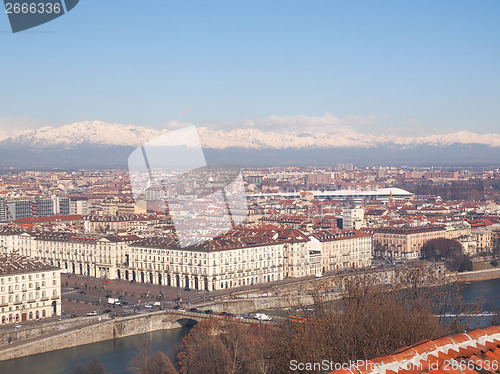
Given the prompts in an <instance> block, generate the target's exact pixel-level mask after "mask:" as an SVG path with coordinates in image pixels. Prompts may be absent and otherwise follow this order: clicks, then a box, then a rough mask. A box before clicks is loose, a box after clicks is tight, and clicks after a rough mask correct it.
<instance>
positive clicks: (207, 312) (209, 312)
mask: <svg viewBox="0 0 500 374" xmlns="http://www.w3.org/2000/svg"><path fill="white" fill-rule="evenodd" d="M205 313H206V314H213V313H214V311H213V310H211V309H208V310H205Z"/></svg>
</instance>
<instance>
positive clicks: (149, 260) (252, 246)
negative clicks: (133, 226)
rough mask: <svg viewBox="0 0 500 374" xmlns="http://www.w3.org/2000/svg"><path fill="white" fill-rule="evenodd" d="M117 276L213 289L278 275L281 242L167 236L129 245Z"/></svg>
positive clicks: (240, 284) (268, 279)
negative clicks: (182, 242) (190, 240)
mask: <svg viewBox="0 0 500 374" xmlns="http://www.w3.org/2000/svg"><path fill="white" fill-rule="evenodd" d="M121 270H122V272H121V274H122V276H123V277H124V278H123V279H127V280H132V281H136V282H147V283H153V284H161V285H166V286H171V287H182V288H186V287H187V288H190V289H195V290H207V291H214V290H220V289H227V288H236V287H240V286H246V285H253V284H259V283H265V282H273V281H277V280H280V279H283V243H282V242H281V241H279V240H273V239H270V238H267V237H251V238H225V237H223V238H216V239H213V240H210V241H207V242H205V243H202V244H200V245H196V246H192V247H186V248H181V247H179V245H178V242H176V240H174V239H172V238H155V239H148V240H144V241H141V242H138V243H134V244H132V245H130V261H129V264H128V267H127V268H123V269H121Z"/></svg>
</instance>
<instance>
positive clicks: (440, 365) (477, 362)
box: [329, 326, 500, 374]
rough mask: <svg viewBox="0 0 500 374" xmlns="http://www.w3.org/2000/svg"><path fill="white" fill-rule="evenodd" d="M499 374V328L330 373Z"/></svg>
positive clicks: (437, 341) (422, 344) (442, 340)
mask: <svg viewBox="0 0 500 374" xmlns="http://www.w3.org/2000/svg"><path fill="white" fill-rule="evenodd" d="M499 372H500V326H490V327H486V328H484V329H477V330H472V331H469V332H467V333H464V334H456V335H451V336H447V337H443V338H439V339H435V340H424V341H422V342H419V343H417V344H414V345H412V346H410V347H405V348H402V349H400V350H398V351H396V352H394V353H393V354H392V355H389V356H383V357H377V358H373V359H371V360H364V361H359V362H356V363H354V364H351V365H350V366H347V367H345V368H342V369H338V370H334V371H331V372H329V374H421V373H425V374H486V373H499Z"/></svg>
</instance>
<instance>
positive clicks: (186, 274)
mask: <svg viewBox="0 0 500 374" xmlns="http://www.w3.org/2000/svg"><path fill="white" fill-rule="evenodd" d="M0 251H2V252H4V253H14V254H20V255H23V256H29V257H31V258H34V259H40V260H44V261H46V262H47V263H49V264H50V265H52V266H56V267H58V268H61V269H62V271H63V272H68V273H73V274H80V275H89V276H93V277H99V278H106V279H123V280H128V281H136V282H147V283H153V284H162V285H167V286H174V287H183V288H184V287H189V288H193V289H199V290H210V291H211V290H219V289H226V288H234V287H239V286H246V285H252V284H258V283H265V282H272V281H276V280H280V279H283V278H286V277H303V276H310V275H314V274H318V273H322V272H325V271H331V270H339V269H345V268H353V267H358V268H359V267H366V266H369V265H370V264H371V258H372V250H371V236H370V235H368V234H365V233H364V232H360V231H350V230H344V231H340V230H337V231H333V230H324V231H321V232H317V233H315V234H313V235H312V236H311V235H308V234H306V233H304V232H303V231H300V230H297V229H290V228H288V227H284V226H281V227H276V226H271V225H268V226H267V228H262V226H260V225H257V226H256V227H247V228H238V229H235V230H231V231H230V232H228V233H226V234H224V235H222V236H220V237H217V238H214V239H211V240H207V241H205V242H203V243H200V244H197V245H191V246H188V247H181V246H180V245H179V242H178V241H177V239H176V238H175V236H172V235H168V234H164V235H163V236H155V237H151V238H139V237H138V236H136V235H130V234H126V235H125V234H123V235H118V234H117V235H103V234H84V233H77V232H51V231H43V232H26V231H24V230H20V229H19V228H16V226H14V225H9V226H0Z"/></svg>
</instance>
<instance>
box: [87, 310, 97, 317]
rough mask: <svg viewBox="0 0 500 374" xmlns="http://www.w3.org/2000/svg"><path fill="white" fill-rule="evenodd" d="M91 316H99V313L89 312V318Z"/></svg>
mask: <svg viewBox="0 0 500 374" xmlns="http://www.w3.org/2000/svg"><path fill="white" fill-rule="evenodd" d="M90 316H97V311H96V310H94V311H93V312H88V313H87V317H90Z"/></svg>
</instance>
